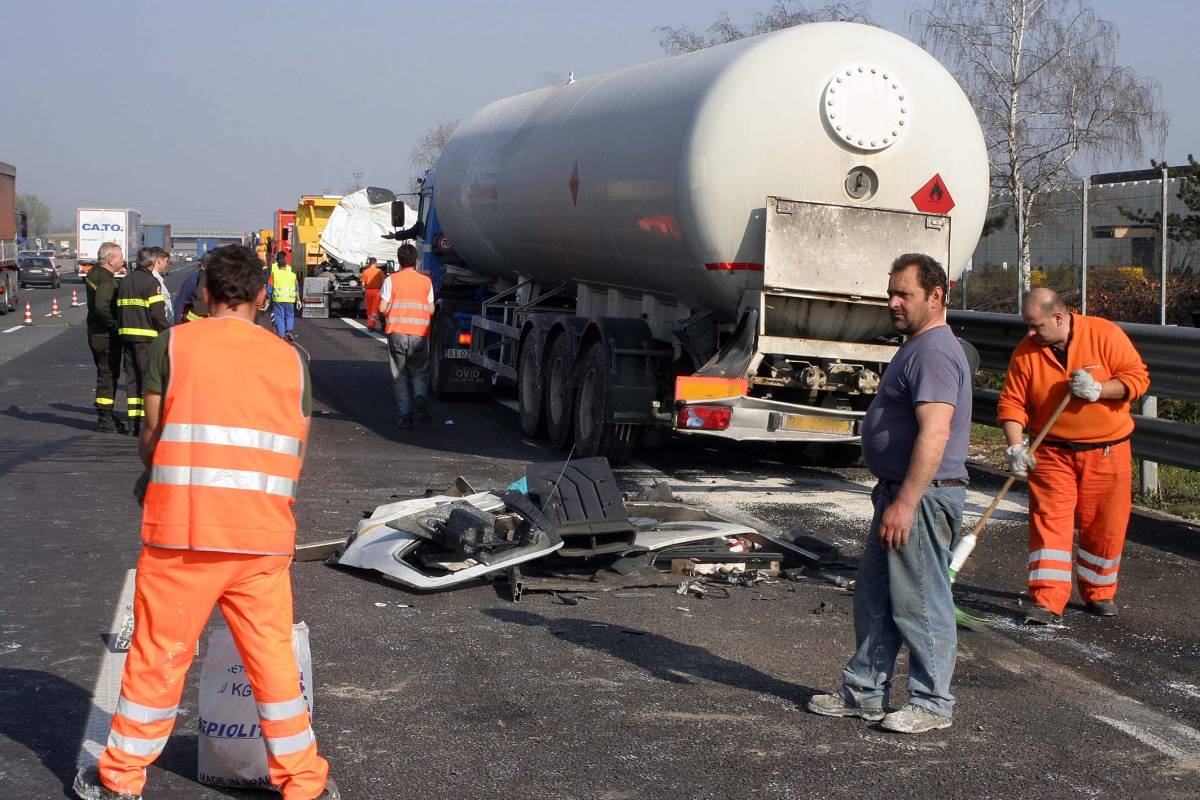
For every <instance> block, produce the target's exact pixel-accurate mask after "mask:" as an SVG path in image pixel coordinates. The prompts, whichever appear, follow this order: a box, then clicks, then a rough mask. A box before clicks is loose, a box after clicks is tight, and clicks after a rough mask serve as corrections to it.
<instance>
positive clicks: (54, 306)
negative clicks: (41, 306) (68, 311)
mask: <svg viewBox="0 0 1200 800" xmlns="http://www.w3.org/2000/svg"><path fill="white" fill-rule="evenodd" d="M50 316H52V317H57V316H58V298H57V297H53V298H51V302H50Z"/></svg>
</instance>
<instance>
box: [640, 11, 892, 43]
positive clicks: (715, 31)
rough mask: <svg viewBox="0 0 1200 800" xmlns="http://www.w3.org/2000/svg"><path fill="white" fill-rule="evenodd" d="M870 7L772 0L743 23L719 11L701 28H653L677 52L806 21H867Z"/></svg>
mask: <svg viewBox="0 0 1200 800" xmlns="http://www.w3.org/2000/svg"><path fill="white" fill-rule="evenodd" d="M870 7H871V4H870V2H867V0H855V1H854V2H839V3H827V4H825V5H823V6H820V7H818V8H813V9H809V8H808V7H807V6H805V5H804V4H803V3H798V2H796V0H775V5H773V6H771V8H770V9H768V10H767V11H766V12H759V13H756V14H755V15H754V16H753V17H752V18H751V20H750V22H749V23H748V24H746V25H742V26H739V25H737V24H735V23H734V22H733V21H732V20H730V19H729V15H728V14H721V15H720V16H719V17H717V21H716V22H714V23H713V24H712V25H709V26H708V27H707V28H706V29H705V30H703V31H698V30H696V29H695V28H690V27H687V26H684V27H680V28H672V27H671V26H669V25H660V26H659V27H657V28H655V29H654V32H655V33H657V34H658V43H659V44H660V45H661V46H662V49H663V50H664V51H665V52H666V54H667V55H669V56H677V55H680V54H682V53H690V52H692V51H693V50H703V49H704V48H706V47H713V46H714V45H718V44H726V43H728V42H733V41H736V40H738V39H744V38H745V37H747V36H757V35H758V34H760V33H770V32H771V31H778V30H782V29H784V28H791V27H794V26H796V25H804V24H806V23H809V22H826V21H829V20H846V21H849V22H870V21H871V20H870V13H869V12H870Z"/></svg>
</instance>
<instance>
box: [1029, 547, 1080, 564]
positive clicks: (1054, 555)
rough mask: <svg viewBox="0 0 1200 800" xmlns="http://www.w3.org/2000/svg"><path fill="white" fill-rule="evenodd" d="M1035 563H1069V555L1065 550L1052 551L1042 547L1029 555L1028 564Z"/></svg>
mask: <svg viewBox="0 0 1200 800" xmlns="http://www.w3.org/2000/svg"><path fill="white" fill-rule="evenodd" d="M1035 561H1065V562H1066V563H1068V564H1070V563H1071V554H1070V553H1068V552H1067V551H1066V550H1053V549H1051V548H1049V547H1043V548H1042V549H1041V550H1034V551H1033V552H1032V553H1030V554H1029V563H1030V564H1032V563H1034V562H1035Z"/></svg>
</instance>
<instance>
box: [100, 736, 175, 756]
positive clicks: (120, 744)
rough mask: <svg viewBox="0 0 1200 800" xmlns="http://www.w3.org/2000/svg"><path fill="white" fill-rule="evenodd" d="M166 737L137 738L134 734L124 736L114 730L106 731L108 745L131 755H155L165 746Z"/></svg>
mask: <svg viewBox="0 0 1200 800" xmlns="http://www.w3.org/2000/svg"><path fill="white" fill-rule="evenodd" d="M167 738H168V737H166V736H163V737H161V738H158V739H139V738H138V737H136V736H124V735H122V734H119V733H117V732H116V731H109V732H108V746H109V747H111V748H113V749H114V750H120V751H121V752H122V753H128V754H129V755H131V756H156V755H158V754H159V753H161V752H162V751H163V748H164V747H166V746H167Z"/></svg>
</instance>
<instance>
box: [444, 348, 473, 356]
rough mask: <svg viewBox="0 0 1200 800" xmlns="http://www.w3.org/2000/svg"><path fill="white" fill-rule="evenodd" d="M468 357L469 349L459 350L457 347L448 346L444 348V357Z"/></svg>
mask: <svg viewBox="0 0 1200 800" xmlns="http://www.w3.org/2000/svg"><path fill="white" fill-rule="evenodd" d="M470 357H471V351H470V350H460V349H457V348H450V349H448V350H446V358H470Z"/></svg>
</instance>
